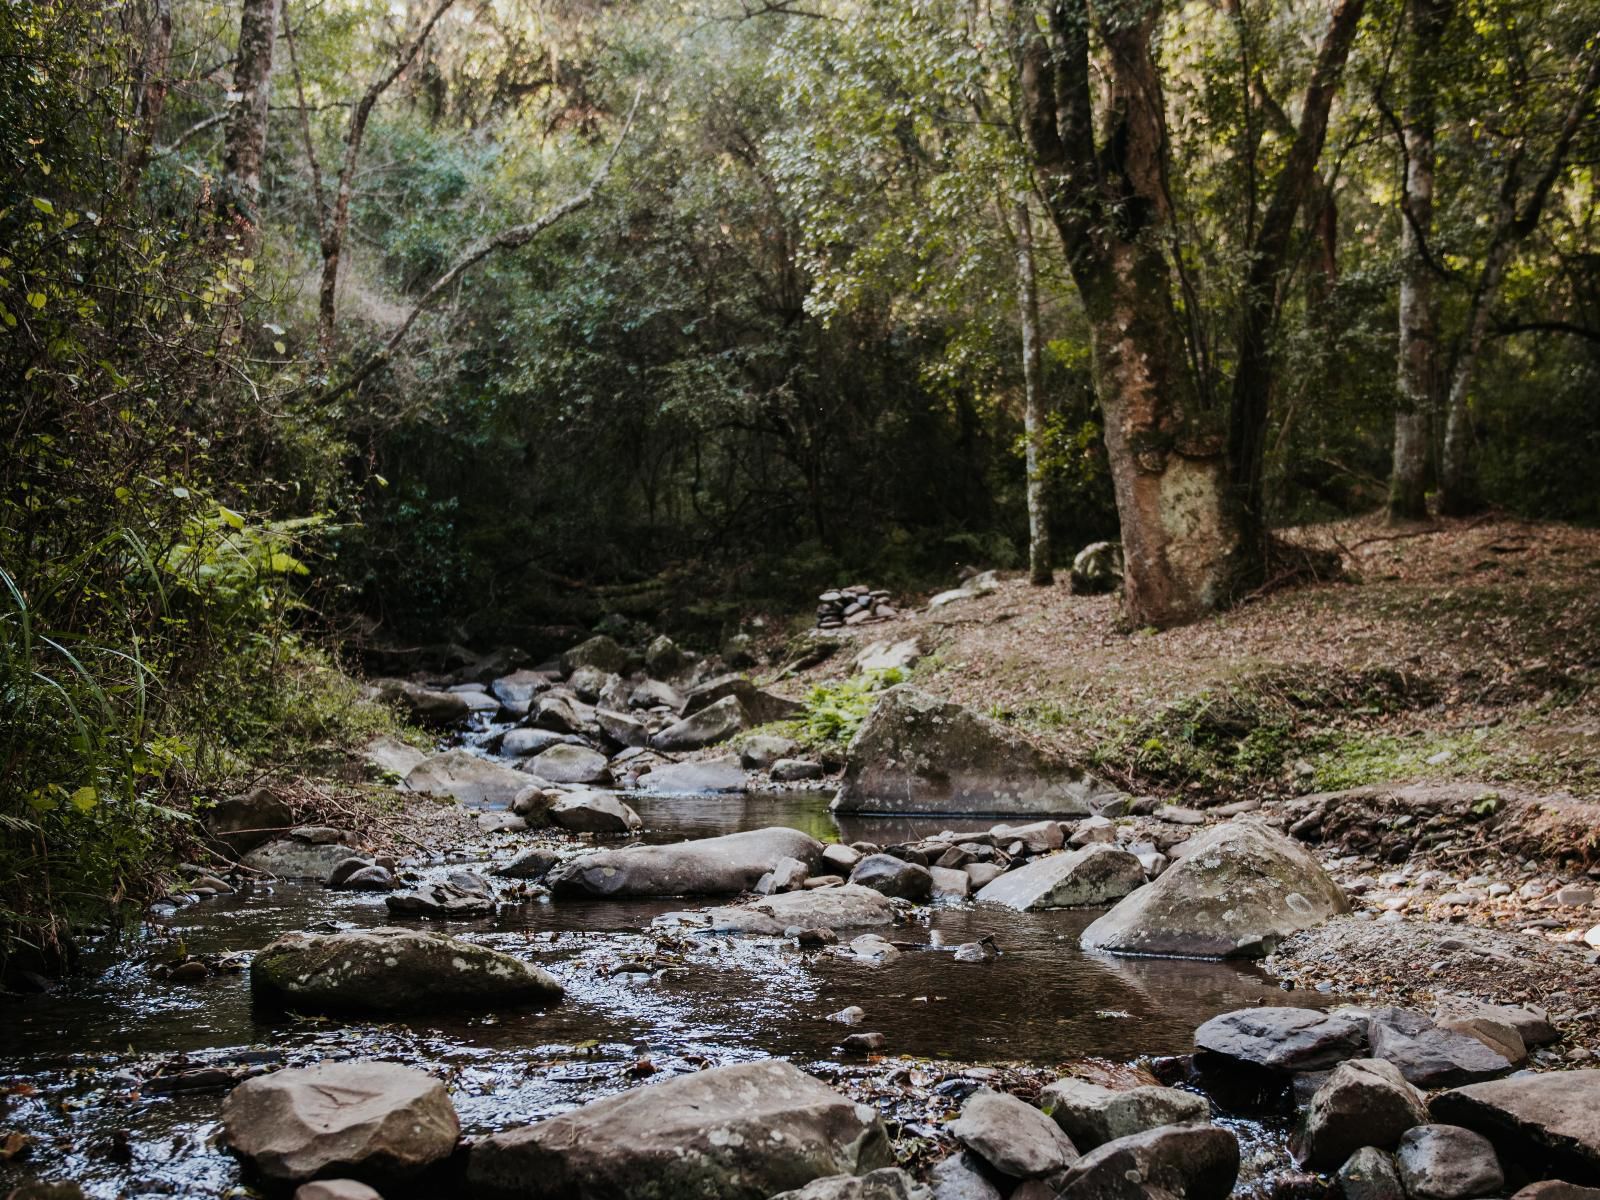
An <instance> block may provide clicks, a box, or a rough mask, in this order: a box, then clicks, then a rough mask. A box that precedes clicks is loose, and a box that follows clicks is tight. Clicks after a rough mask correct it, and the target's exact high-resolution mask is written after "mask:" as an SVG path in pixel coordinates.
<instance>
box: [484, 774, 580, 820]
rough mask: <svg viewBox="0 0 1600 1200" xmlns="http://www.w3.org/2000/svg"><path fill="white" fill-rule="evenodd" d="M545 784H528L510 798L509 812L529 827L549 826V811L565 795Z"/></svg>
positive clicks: (540, 782) (541, 781)
mask: <svg viewBox="0 0 1600 1200" xmlns="http://www.w3.org/2000/svg"><path fill="white" fill-rule="evenodd" d="M545 782H546V781H545V780H540V781H539V782H538V783H530V784H529V785H528V786H527V787H525V788H523V789H522V790H521V791H520V792H518V793H517V794H516V796H515V797H513V798H512V801H511V811H512V812H513V813H514V814H516V815H517V816H519V817H521V818H522V819H523V820H524V821H525V822H527V824H528V825H529V826H530V827H535V826H542V825H548V824H550V810H551V809H552V808H554V807H555V805H556V801H558V800H560V799H561V797H562V796H564V795H566V793H565V792H562V791H559V790H557V789H555V788H549V787H545V786H544V784H545ZM480 815H486V814H480Z"/></svg>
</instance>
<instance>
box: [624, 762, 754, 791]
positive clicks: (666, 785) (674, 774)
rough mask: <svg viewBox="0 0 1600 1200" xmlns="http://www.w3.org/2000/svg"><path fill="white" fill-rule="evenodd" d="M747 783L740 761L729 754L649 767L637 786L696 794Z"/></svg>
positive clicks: (741, 788) (739, 787) (738, 787)
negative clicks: (725, 756) (723, 756)
mask: <svg viewBox="0 0 1600 1200" xmlns="http://www.w3.org/2000/svg"><path fill="white" fill-rule="evenodd" d="M748 783H749V780H748V779H747V778H746V776H745V773H744V768H743V767H741V766H740V765H739V760H738V759H737V758H733V757H732V756H729V757H727V758H711V759H706V760H704V761H702V762H682V763H666V764H664V765H662V766H658V767H652V768H651V769H650V773H649V774H648V775H645V776H643V777H642V778H640V780H639V787H640V788H641V789H642V790H643V791H647V792H661V793H664V794H666V795H669V796H698V795H705V794H707V793H712V792H742V791H744V790H745V787H746V786H747V785H748Z"/></svg>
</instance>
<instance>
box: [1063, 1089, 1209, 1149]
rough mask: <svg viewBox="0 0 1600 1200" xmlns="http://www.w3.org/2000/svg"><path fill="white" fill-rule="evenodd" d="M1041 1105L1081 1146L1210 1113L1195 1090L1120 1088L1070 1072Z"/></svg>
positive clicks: (1109, 1140)
mask: <svg viewBox="0 0 1600 1200" xmlns="http://www.w3.org/2000/svg"><path fill="white" fill-rule="evenodd" d="M1039 1107H1040V1108H1041V1109H1043V1110H1044V1112H1045V1114H1046V1115H1048V1116H1049V1117H1050V1118H1051V1119H1052V1120H1053V1121H1055V1123H1056V1124H1057V1125H1059V1126H1061V1130H1062V1132H1063V1133H1065V1134H1066V1135H1067V1136H1068V1137H1069V1138H1071V1139H1072V1144H1073V1145H1075V1146H1077V1147H1078V1148H1079V1149H1080V1150H1092V1149H1094V1148H1095V1147H1096V1146H1100V1145H1103V1144H1104V1143H1106V1142H1111V1141H1115V1140H1116V1139H1117V1138H1122V1137H1127V1136H1129V1135H1130V1134H1135V1133H1143V1132H1144V1131H1145V1130H1147V1129H1156V1128H1158V1127H1160V1126H1162V1125H1182V1124H1185V1123H1187V1122H1190V1121H1204V1120H1206V1119H1207V1118H1209V1117H1210V1115H1211V1105H1210V1104H1209V1103H1208V1102H1207V1101H1206V1098H1205V1097H1204V1096H1197V1095H1195V1093H1193V1092H1185V1091H1181V1090H1180V1089H1178V1088H1168V1087H1134V1088H1127V1089H1124V1090H1120V1091H1117V1090H1113V1089H1111V1088H1108V1087H1102V1086H1101V1085H1100V1084H1097V1083H1091V1082H1090V1081H1089V1080H1087V1079H1074V1078H1071V1077H1070V1076H1069V1077H1068V1078H1065V1079H1058V1080H1056V1081H1055V1082H1054V1083H1052V1084H1050V1086H1048V1087H1047V1088H1045V1089H1044V1092H1043V1094H1042V1095H1041V1096H1040V1097H1039Z"/></svg>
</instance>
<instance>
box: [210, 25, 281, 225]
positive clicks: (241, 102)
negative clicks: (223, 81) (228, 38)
mask: <svg viewBox="0 0 1600 1200" xmlns="http://www.w3.org/2000/svg"><path fill="white" fill-rule="evenodd" d="M277 31H278V0H244V8H243V11H242V12H241V13H240V16H239V45H238V49H237V51H236V52H235V56H234V69H233V93H232V95H233V101H232V108H231V110H230V112H229V115H228V129H227V136H226V141H225V142H224V146H223V152H222V183H223V194H224V200H225V205H226V207H227V208H231V209H232V210H233V212H234V214H236V215H237V216H238V218H239V221H240V224H241V228H242V236H243V239H244V242H245V249H246V251H247V252H248V250H249V249H250V247H251V246H252V245H254V243H256V242H257V241H259V239H260V237H261V218H260V212H259V208H260V204H261V164H262V160H263V159H264V158H265V157H266V152H267V112H268V104H269V102H270V100H271V98H272V48H273V43H274V41H275V40H276V37H277Z"/></svg>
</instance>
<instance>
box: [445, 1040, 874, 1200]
mask: <svg viewBox="0 0 1600 1200" xmlns="http://www.w3.org/2000/svg"><path fill="white" fill-rule="evenodd" d="M893 1164H894V1152H893V1150H892V1149H891V1148H890V1146H889V1137H888V1134H887V1132H886V1131H885V1130H884V1127H883V1122H882V1121H880V1120H879V1118H878V1115H877V1113H876V1112H874V1111H873V1110H872V1109H870V1108H868V1107H867V1106H865V1105H861V1104H856V1103H854V1102H853V1101H851V1100H848V1099H846V1098H845V1097H844V1096H841V1095H839V1093H837V1092H835V1091H834V1090H833V1089H832V1088H830V1087H828V1086H827V1085H826V1084H824V1083H822V1082H821V1081H820V1080H817V1079H814V1078H812V1077H811V1076H809V1075H807V1074H805V1073H804V1072H803V1071H801V1070H799V1069H798V1068H797V1067H794V1066H791V1065H790V1064H789V1063H786V1062H783V1061H781V1060H778V1059H767V1060H764V1061H761V1062H751V1063H739V1064H737V1065H735V1066H731V1067H718V1068H716V1069H713V1070H709V1071H699V1072H696V1073H694V1074H691V1075H682V1076H679V1077H677V1078H675V1079H669V1080H666V1081H664V1082H662V1083H656V1084H651V1085H649V1086H647V1087H640V1088H634V1089H632V1090H631V1091H626V1092H623V1093H621V1094H620V1095H615V1096H608V1097H606V1098H605V1099H603V1100H596V1101H593V1102H592V1103H589V1104H586V1105H584V1106H583V1107H582V1108H580V1109H577V1110H576V1111H573V1112H568V1113H563V1114H561V1115H560V1116H555V1117H550V1118H548V1119H547V1120H544V1121H540V1122H539V1123H538V1124H536V1125H530V1126H527V1127H525V1128H522V1129H514V1130H511V1131H509V1132H506V1133H497V1134H494V1135H492V1136H490V1137H486V1138H483V1139H482V1140H481V1141H479V1142H478V1143H477V1144H475V1145H474V1146H473V1148H472V1151H471V1154H470V1156H469V1157H468V1160H467V1186H468V1188H469V1189H471V1193H472V1195H474V1196H476V1197H486V1198H488V1200H520V1198H523V1197H527V1198H530V1200H532V1198H535V1197H541V1198H542V1197H549V1198H550V1200H556V1198H558V1197H571V1198H574V1200H578V1198H581V1200H678V1198H679V1197H687V1196H701V1197H717V1198H718V1200H767V1198H768V1197H770V1196H772V1195H773V1194H775V1193H778V1192H783V1191H786V1190H792V1189H795V1188H801V1187H804V1186H805V1185H806V1184H808V1183H810V1182H812V1181H813V1180H815V1179H819V1178H824V1177H827V1176H830V1175H841V1174H843V1175H861V1174H865V1173H867V1172H869V1171H873V1170H876V1169H878V1168H880V1167H889V1166H893Z"/></svg>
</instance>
